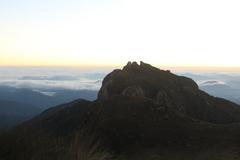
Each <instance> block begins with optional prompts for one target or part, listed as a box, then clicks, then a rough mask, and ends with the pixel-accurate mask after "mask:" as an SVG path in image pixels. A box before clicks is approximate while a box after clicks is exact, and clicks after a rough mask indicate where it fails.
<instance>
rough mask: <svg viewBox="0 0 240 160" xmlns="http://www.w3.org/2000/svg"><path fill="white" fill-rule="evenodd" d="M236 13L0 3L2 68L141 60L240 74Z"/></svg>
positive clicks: (104, 1)
mask: <svg viewBox="0 0 240 160" xmlns="http://www.w3.org/2000/svg"><path fill="white" fill-rule="evenodd" d="M239 8H240V2H239V1H238V0H222V1H219V0H202V1H192V0H183V1H179V0H168V1H159V0H122V1H117V0H112V1H110V0H98V1H97V0H89V1H76V0H60V1H48V0H42V1H34V0H29V1H26V2H23V1H17V0H9V1H1V2H0V66H122V65H124V64H125V63H126V62H127V61H133V60H135V61H140V60H142V61H145V62H148V63H151V64H153V65H157V66H170V67H174V66H175V67H176V66H181V67H183V66H187V67H196V68H195V70H198V69H197V68H198V66H201V67H205V68H207V69H204V70H208V69H209V68H214V67H215V70H216V67H217V68H219V67H220V68H222V69H224V70H234V71H239V69H238V68H239V67H240V63H239V59H240V45H239V44H240V30H239V28H240V21H238V19H239V18H240V10H239ZM178 68H179V67H178ZM222 69H221V70H222ZM217 70H219V69H217Z"/></svg>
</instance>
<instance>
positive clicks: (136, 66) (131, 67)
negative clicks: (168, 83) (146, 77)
mask: <svg viewBox="0 0 240 160" xmlns="http://www.w3.org/2000/svg"><path fill="white" fill-rule="evenodd" d="M144 69H145V70H146V69H148V70H152V69H153V70H156V69H157V68H155V67H153V66H151V65H150V64H147V63H144V62H143V61H140V64H138V63H137V62H136V61H133V62H131V61H129V62H128V63H127V65H125V66H124V67H123V70H124V71H131V70H144Z"/></svg>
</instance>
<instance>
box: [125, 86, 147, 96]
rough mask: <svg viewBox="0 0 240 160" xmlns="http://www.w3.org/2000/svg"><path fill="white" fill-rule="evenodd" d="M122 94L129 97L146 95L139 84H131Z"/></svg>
mask: <svg viewBox="0 0 240 160" xmlns="http://www.w3.org/2000/svg"><path fill="white" fill-rule="evenodd" d="M122 95H124V96H129V97H144V91H143V89H142V88H141V87H139V86H130V87H127V88H126V89H124V90H123V92H122Z"/></svg>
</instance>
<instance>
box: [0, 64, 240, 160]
mask: <svg viewBox="0 0 240 160" xmlns="http://www.w3.org/2000/svg"><path fill="white" fill-rule="evenodd" d="M239 122H240V106H238V105H237V104H234V103H232V102H229V101H227V100H224V99H220V98H216V97H212V96H210V95H208V94H207V93H205V92H203V91H201V90H199V88H198V85H197V84H196V83H195V82H194V81H193V80H191V79H189V78H187V77H182V76H177V75H174V74H173V73H171V72H170V71H164V70H160V69H158V68H155V67H153V66H151V65H149V64H146V63H144V62H140V64H137V63H136V62H129V63H128V64H127V65H126V66H125V67H123V69H117V70H114V71H113V72H111V73H110V74H108V75H107V76H106V77H105V78H104V80H103V83H102V87H101V89H100V91H99V93H98V98H97V100H96V101H94V102H90V101H85V100H79V101H74V102H72V103H68V104H63V105H60V106H57V107H54V108H51V109H49V110H47V111H45V112H43V113H42V114H40V115H39V116H37V117H36V118H34V119H32V120H30V121H28V122H26V123H24V124H22V125H20V126H18V127H17V128H15V129H13V130H11V131H9V133H8V134H7V133H6V134H5V135H3V136H1V137H0V142H1V143H2V144H4V145H2V146H0V157H1V156H2V157H3V158H4V159H6V160H11V159H16V157H17V158H18V159H31V156H34V155H35V154H36V151H35V150H31V149H30V148H31V146H32V143H33V141H34V140H35V137H42V139H45V137H46V135H54V136H55V137H57V136H61V137H63V139H68V138H69V137H71V136H73V134H74V133H76V132H80V131H88V133H89V132H91V133H90V134H93V135H95V136H96V137H98V138H99V139H100V140H101V142H102V146H103V147H104V148H107V150H110V151H111V152H113V153H114V154H116V155H119V154H121V155H122V154H123V155H129V154H140V153H141V152H142V151H143V152H145V151H147V150H151V151H152V150H155V149H157V150H158V149H160V150H166V149H167V148H171V149H172V148H174V152H175V151H177V150H179V149H181V150H184V152H186V151H187V152H192V151H199V154H200V153H201V152H200V151H201V150H202V149H205V148H206V149H208V150H211V149H214V150H219V151H220V150H224V149H226V146H228V147H230V148H231V149H232V148H236V149H238V147H239V146H238V142H239V140H240V138H239V135H240V125H239ZM3 137H4V138H3ZM3 146H4V147H3ZM239 148H240V147H239ZM29 150H31V151H29ZM55 152H57V151H55ZM61 152H63V151H61ZM26 154H28V156H27V157H26ZM154 154H155V153H154ZM237 158H240V157H237ZM0 159H1V158H0ZM51 159H54V158H51ZM56 159H57V158H56Z"/></svg>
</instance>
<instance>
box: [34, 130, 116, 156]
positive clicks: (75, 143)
mask: <svg viewBox="0 0 240 160" xmlns="http://www.w3.org/2000/svg"><path fill="white" fill-rule="evenodd" d="M47 139H48V141H49V142H48V143H44V145H41V147H39V143H38V144H37V145H38V150H37V152H35V153H33V154H32V156H31V158H30V160H111V159H112V155H111V154H110V152H108V151H107V150H106V149H104V147H103V146H102V143H101V142H100V140H99V139H97V138H96V137H95V136H93V135H91V134H87V133H86V132H82V131H80V132H77V133H76V134H75V135H74V136H73V137H72V138H70V140H66V139H64V138H61V137H59V138H47ZM45 142H46V140H45ZM42 144H43V143H42ZM34 150H35V149H34Z"/></svg>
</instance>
